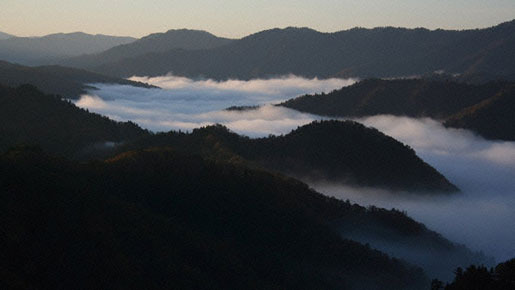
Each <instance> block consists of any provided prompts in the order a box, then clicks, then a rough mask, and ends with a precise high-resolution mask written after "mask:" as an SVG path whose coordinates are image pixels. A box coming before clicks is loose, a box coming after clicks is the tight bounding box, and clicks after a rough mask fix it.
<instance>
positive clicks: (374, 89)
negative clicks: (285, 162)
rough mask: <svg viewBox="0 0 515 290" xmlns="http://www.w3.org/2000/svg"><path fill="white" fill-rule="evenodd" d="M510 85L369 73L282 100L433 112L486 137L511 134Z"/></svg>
mask: <svg viewBox="0 0 515 290" xmlns="http://www.w3.org/2000/svg"><path fill="white" fill-rule="evenodd" d="M514 87H515V85H514V83H513V82H488V83H486V84H482V85H472V84H465V83H458V82H454V81H447V80H427V79H401V80H380V79H369V80H364V81H361V82H358V83H356V84H354V85H352V86H349V87H344V88H341V89H339V90H335V91H333V92H330V93H328V94H325V93H322V94H315V95H304V96H300V97H297V98H294V99H291V100H288V101H286V102H284V103H282V104H280V106H284V107H287V108H290V109H295V110H298V111H301V112H306V113H311V114H317V115H321V116H331V117H364V116H373V115H381V114H390V115H397V116H409V117H431V118H435V119H438V120H441V121H443V122H444V124H445V125H446V126H448V127H456V128H464V129H469V130H472V131H474V132H476V133H478V134H480V135H481V136H483V137H485V138H488V139H502V140H515V127H513V126H514V125H513V124H515V122H514V119H513V112H514V110H515V103H514V99H515V97H514V93H513V92H514Z"/></svg>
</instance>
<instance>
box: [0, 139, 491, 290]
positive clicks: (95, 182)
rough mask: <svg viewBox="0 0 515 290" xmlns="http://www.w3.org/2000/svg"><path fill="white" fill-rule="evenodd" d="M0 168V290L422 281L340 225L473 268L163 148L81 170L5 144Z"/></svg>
mask: <svg viewBox="0 0 515 290" xmlns="http://www.w3.org/2000/svg"><path fill="white" fill-rule="evenodd" d="M0 173H1V174H0V198H1V199H2V200H3V201H4V202H1V203H0V209H1V210H0V217H1V219H2V221H3V231H4V234H3V235H2V240H3V241H2V245H3V251H2V252H1V254H0V255H1V259H0V277H2V279H0V280H1V282H0V283H1V285H2V286H3V287H4V288H6V289H11V288H16V287H21V288H37V289H70V288H73V287H75V286H76V285H81V288H83V289H143V288H144V289H170V288H173V289H246V288H252V289H424V288H427V287H428V285H429V281H428V279H427V278H426V277H427V276H425V275H424V274H423V273H422V271H421V270H420V269H417V268H414V267H413V266H410V265H408V264H406V263H405V262H401V261H400V260H397V259H392V258H389V257H388V256H387V255H385V254H383V253H381V252H379V251H376V250H372V249H371V248H370V247H367V246H364V245H362V244H359V243H357V242H354V241H350V240H345V239H343V238H345V236H346V234H347V233H351V232H352V231H353V230H354V231H355V230H359V231H361V232H367V233H369V234H374V233H376V235H380V233H381V232H384V231H388V232H390V233H391V234H389V235H388V237H387V238H389V239H391V240H395V241H397V242H398V243H401V244H402V243H405V242H406V241H409V240H410V239H412V238H419V239H421V240H423V241H424V243H417V245H420V246H421V247H422V248H423V251H424V252H431V253H432V254H433V255H435V256H438V257H441V258H442V259H441V261H442V263H441V265H440V267H441V269H448V270H447V272H449V273H450V272H451V269H452V268H449V267H456V266H454V264H452V263H451V264H448V263H447V260H446V258H445V257H450V256H451V254H453V253H454V254H458V255H457V256H459V257H460V258H461V259H456V261H454V262H458V264H462V263H463V264H465V263H466V264H470V263H477V264H481V263H484V261H482V260H481V259H478V256H474V255H473V254H472V253H470V252H469V251H468V250H466V249H464V248H463V247H458V246H456V245H453V244H452V243H450V242H448V241H447V240H445V239H443V238H442V237H440V236H439V235H438V234H436V233H434V232H431V231H428V230H427V229H426V228H425V227H424V226H423V225H421V224H419V223H416V222H414V221H413V220H411V219H410V218H408V217H406V216H405V215H403V214H402V213H400V212H398V211H394V210H392V211H387V210H382V209H376V208H372V209H365V208H363V207H360V206H358V205H352V204H350V203H349V202H343V201H339V200H336V199H332V198H328V197H325V196H323V195H321V194H318V193H316V192H314V191H312V190H310V189H309V188H308V187H307V186H306V185H305V184H303V183H300V182H298V181H295V180H293V179H288V178H285V177H282V176H278V175H274V174H271V173H267V172H265V171H260V170H253V169H249V168H248V167H245V166H242V165H238V164H235V163H228V162H224V161H215V160H207V159H203V158H201V157H198V156H192V155H188V154H182V153H179V152H176V151H174V150H171V149H166V148H162V149H152V150H140V151H130V152H125V153H123V154H120V155H118V156H116V157H114V158H112V159H109V160H107V161H97V162H94V163H89V164H78V163H74V162H70V161H66V160H62V159H56V158H52V157H49V156H47V155H45V154H43V153H41V152H40V151H38V150H35V149H30V148H29V149H27V148H17V149H13V150H10V151H9V152H7V153H5V154H4V155H1V156H0ZM199 181H200V182H199ZM57 229H58V230H57ZM383 230H384V231H383ZM342 237H343V238H342ZM35 241H37V242H35ZM431 277H435V278H439V279H442V277H441V276H434V275H432V276H431Z"/></svg>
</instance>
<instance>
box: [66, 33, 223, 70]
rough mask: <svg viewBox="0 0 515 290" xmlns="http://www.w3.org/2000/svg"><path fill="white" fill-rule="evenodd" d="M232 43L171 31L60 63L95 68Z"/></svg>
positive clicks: (220, 39) (198, 34)
mask: <svg viewBox="0 0 515 290" xmlns="http://www.w3.org/2000/svg"><path fill="white" fill-rule="evenodd" d="M231 41H232V40H231V39H227V38H221V37H217V36H214V35H213V34H210V33H208V32H206V31H201V30H188V29H179V30H169V31H167V32H165V33H155V34H151V35H148V36H146V37H143V38H141V39H138V40H136V41H134V42H132V43H129V44H122V45H119V46H115V47H113V48H111V49H108V50H106V51H104V52H101V53H97V54H90V55H82V56H78V57H74V58H71V59H67V60H64V61H62V62H60V63H61V64H63V65H67V66H76V67H82V68H93V67H96V66H99V65H103V64H106V63H111V62H116V61H120V60H123V59H125V58H131V57H136V56H139V55H145V54H149V53H159V52H165V51H168V50H172V49H186V50H197V49H211V48H215V47H219V46H223V45H226V44H229V43H230V42H231Z"/></svg>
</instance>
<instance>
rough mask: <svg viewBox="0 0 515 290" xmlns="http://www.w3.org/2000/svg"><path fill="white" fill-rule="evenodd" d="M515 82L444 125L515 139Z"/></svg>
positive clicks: (491, 137)
mask: <svg viewBox="0 0 515 290" xmlns="http://www.w3.org/2000/svg"><path fill="white" fill-rule="evenodd" d="M514 112H515V84H511V85H510V86H507V87H506V88H504V89H503V90H501V91H500V92H499V93H497V94H496V95H495V96H493V97H490V98H488V99H486V100H484V101H482V102H480V103H478V104H475V105H473V106H470V107H468V108H465V109H464V110H462V111H460V112H459V113H457V114H455V115H453V116H451V117H450V118H448V119H447V120H446V121H445V123H444V125H445V126H448V127H455V128H465V129H469V130H472V131H474V132H477V133H479V134H480V135H481V136H483V137H485V138H489V139H501V140H509V141H515V114H514Z"/></svg>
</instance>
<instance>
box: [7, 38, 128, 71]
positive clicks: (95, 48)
mask: <svg viewBox="0 0 515 290" xmlns="http://www.w3.org/2000/svg"><path fill="white" fill-rule="evenodd" d="M134 40H135V39H134V38H132V37H119V36H108V35H100V34H97V35H91V34H86V33H82V32H74V33H56V34H50V35H46V36H42V37H10V38H8V39H3V40H1V39H0V60H5V61H9V62H15V63H20V64H24V65H42V64H55V63H56V62H57V61H58V60H60V59H62V58H68V57H72V56H79V55H81V54H85V53H98V52H102V51H104V50H106V49H109V48H111V47H115V46H118V45H121V44H127V43H130V42H133V41H134Z"/></svg>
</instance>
